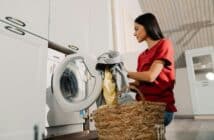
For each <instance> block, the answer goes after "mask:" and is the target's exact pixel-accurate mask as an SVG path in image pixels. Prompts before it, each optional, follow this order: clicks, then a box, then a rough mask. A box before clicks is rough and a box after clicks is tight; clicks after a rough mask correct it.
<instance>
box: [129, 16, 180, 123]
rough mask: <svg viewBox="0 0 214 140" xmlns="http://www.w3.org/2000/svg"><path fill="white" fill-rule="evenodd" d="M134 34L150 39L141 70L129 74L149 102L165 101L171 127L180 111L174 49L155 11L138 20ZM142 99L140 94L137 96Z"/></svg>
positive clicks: (143, 55)
mask: <svg viewBox="0 0 214 140" xmlns="http://www.w3.org/2000/svg"><path fill="white" fill-rule="evenodd" d="M134 29H135V32H134V36H136V39H137V41H138V42H139V43H140V42H142V41H146V42H147V44H148V49H146V50H145V51H144V52H142V53H141V54H140V55H139V56H138V61H137V62H138V65H137V72H128V77H129V78H131V79H134V80H135V82H133V83H130V84H131V85H134V86H136V87H137V88H138V89H139V90H140V91H141V92H142V93H143V95H144V96H145V99H146V100H148V101H156V102H165V103H166V104H167V105H166V111H165V114H164V125H165V126H167V125H168V124H169V123H170V122H171V121H172V119H173V112H176V111H177V109H176V107H175V105H174V104H175V99H174V94H173V88H174V84H175V67H174V58H173V57H174V51H173V47H172V43H171V42H170V40H168V39H166V38H164V36H163V34H162V32H161V30H160V27H159V25H158V22H157V19H156V17H155V16H154V15H153V14H151V13H146V14H143V15H141V16H139V17H137V18H136V19H135V25H134ZM136 99H137V100H140V97H139V95H137V96H136Z"/></svg>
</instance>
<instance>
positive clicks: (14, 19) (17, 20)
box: [5, 17, 26, 27]
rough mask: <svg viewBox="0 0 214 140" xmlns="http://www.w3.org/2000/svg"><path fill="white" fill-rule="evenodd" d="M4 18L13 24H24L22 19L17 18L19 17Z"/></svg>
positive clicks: (23, 25)
mask: <svg viewBox="0 0 214 140" xmlns="http://www.w3.org/2000/svg"><path fill="white" fill-rule="evenodd" d="M5 19H6V20H8V21H10V22H12V23H15V24H17V25H19V26H22V27H25V26H26V24H25V23H24V22H23V21H21V20H19V19H16V18H13V17H5Z"/></svg>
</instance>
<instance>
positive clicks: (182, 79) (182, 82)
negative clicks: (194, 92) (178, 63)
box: [174, 68, 193, 116]
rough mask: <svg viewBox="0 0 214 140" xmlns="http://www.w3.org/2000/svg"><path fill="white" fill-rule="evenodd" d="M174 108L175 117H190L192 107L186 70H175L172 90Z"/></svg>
mask: <svg viewBox="0 0 214 140" xmlns="http://www.w3.org/2000/svg"><path fill="white" fill-rule="evenodd" d="M174 94H175V101H176V107H177V109H178V112H176V113H175V115H182V116H191V115H193V107H192V101H191V94H190V87H189V81H188V75H187V69H186V68H179V69H176V84H175V88H174Z"/></svg>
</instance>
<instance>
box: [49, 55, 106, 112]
mask: <svg viewBox="0 0 214 140" xmlns="http://www.w3.org/2000/svg"><path fill="white" fill-rule="evenodd" d="M95 65H96V60H93V59H92V58H90V57H87V56H84V58H83V57H81V56H78V55H69V56H67V57H66V59H65V60H64V61H63V62H62V63H61V64H60V65H59V66H58V67H57V68H56V70H55V73H54V74H53V81H52V89H53V94H54V96H55V97H56V100H57V102H58V103H59V105H60V106H61V107H62V108H63V109H64V110H65V111H79V110H82V109H85V108H87V107H89V106H90V105H91V104H92V103H93V102H94V101H95V100H96V99H97V98H98V96H99V94H100V92H101V88H102V85H101V83H102V80H101V75H100V74H99V72H98V71H96V70H95Z"/></svg>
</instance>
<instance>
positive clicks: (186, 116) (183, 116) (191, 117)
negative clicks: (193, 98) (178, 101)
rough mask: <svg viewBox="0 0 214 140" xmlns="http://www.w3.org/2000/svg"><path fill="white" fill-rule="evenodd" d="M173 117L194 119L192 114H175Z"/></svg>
mask: <svg viewBox="0 0 214 140" xmlns="http://www.w3.org/2000/svg"><path fill="white" fill-rule="evenodd" d="M174 118H175V119H194V116H193V115H175V116H174Z"/></svg>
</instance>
